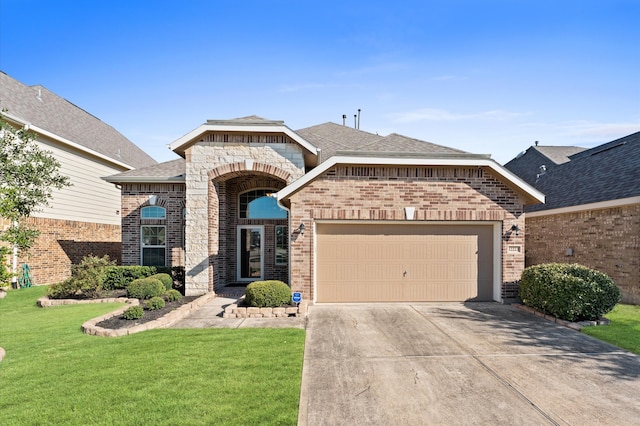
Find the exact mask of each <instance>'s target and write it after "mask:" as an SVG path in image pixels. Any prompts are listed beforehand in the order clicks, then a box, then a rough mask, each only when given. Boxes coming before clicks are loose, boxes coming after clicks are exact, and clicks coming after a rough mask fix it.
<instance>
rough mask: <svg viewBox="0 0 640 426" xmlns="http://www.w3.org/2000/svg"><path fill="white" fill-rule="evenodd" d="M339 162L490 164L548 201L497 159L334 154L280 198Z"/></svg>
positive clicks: (280, 196)
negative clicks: (496, 160) (497, 161)
mask: <svg viewBox="0 0 640 426" xmlns="http://www.w3.org/2000/svg"><path fill="white" fill-rule="evenodd" d="M338 164H354V165H356V164H362V165H373V166H378V165H394V166H462V167H487V168H489V169H491V170H492V171H493V172H495V173H496V174H497V175H499V176H501V177H502V178H504V179H505V180H506V181H508V182H509V183H511V184H512V185H514V186H516V187H517V188H518V189H520V190H521V191H523V192H525V193H526V194H527V195H529V196H530V197H531V198H533V199H534V200H535V201H537V202H539V203H544V200H545V197H544V194H543V193H542V192H540V191H538V190H537V189H535V188H534V187H532V186H531V185H529V184H528V183H526V182H525V181H523V180H522V179H520V178H519V177H517V176H516V175H514V174H513V173H511V172H510V171H509V170H507V169H506V168H504V167H502V166H501V165H499V164H498V163H496V162H495V161H493V160H490V159H486V158H418V157H416V158H404V157H351V156H333V157H331V158H329V159H328V160H327V161H325V162H323V163H322V164H320V165H319V166H318V167H316V168H315V169H313V170H311V171H310V172H309V173H307V174H305V175H304V176H302V177H301V178H300V179H298V180H296V181H295V182H293V183H292V184H291V185H289V186H287V187H285V188H283V189H281V190H280V191H278V194H277V195H278V200H283V199H286V198H287V197H289V196H291V195H292V194H293V193H295V192H297V191H299V190H300V189H302V187H304V186H305V185H307V184H308V183H309V182H311V181H312V180H314V179H316V178H317V177H319V176H320V175H322V174H323V173H325V172H326V171H327V170H329V169H330V168H332V167H334V166H336V165H338Z"/></svg>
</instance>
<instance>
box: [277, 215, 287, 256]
mask: <svg viewBox="0 0 640 426" xmlns="http://www.w3.org/2000/svg"><path fill="white" fill-rule="evenodd" d="M288 262H289V227H288V226H287V225H276V265H286V264H287V263H288Z"/></svg>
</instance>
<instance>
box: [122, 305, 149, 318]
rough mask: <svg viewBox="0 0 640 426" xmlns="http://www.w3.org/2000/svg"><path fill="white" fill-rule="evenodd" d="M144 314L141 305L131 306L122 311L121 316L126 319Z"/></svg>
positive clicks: (140, 316)
mask: <svg viewBox="0 0 640 426" xmlns="http://www.w3.org/2000/svg"><path fill="white" fill-rule="evenodd" d="M143 315H144V309H142V306H132V307H130V308H129V309H127V310H126V311H124V312H123V313H122V318H124V319H126V320H135V319H140V318H142V316H143Z"/></svg>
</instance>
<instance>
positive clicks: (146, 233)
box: [141, 226, 166, 266]
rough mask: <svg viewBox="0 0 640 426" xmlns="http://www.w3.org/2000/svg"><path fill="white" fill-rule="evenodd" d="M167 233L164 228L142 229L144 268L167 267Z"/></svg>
mask: <svg viewBox="0 0 640 426" xmlns="http://www.w3.org/2000/svg"><path fill="white" fill-rule="evenodd" d="M165 233H166V228H165V227H164V226H143V227H142V230H141V234H142V250H141V251H142V266H166V260H165V258H166V256H165V250H166V238H165Z"/></svg>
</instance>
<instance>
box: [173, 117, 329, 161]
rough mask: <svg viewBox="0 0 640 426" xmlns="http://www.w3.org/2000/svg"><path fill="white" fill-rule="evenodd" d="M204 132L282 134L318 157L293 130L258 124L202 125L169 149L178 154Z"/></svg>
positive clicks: (313, 148)
mask: <svg viewBox="0 0 640 426" xmlns="http://www.w3.org/2000/svg"><path fill="white" fill-rule="evenodd" d="M206 132H256V133H284V134H285V135H287V136H289V137H290V138H291V139H293V140H294V141H296V142H297V143H298V144H299V145H301V146H302V147H303V148H304V149H306V150H307V151H309V152H310V153H312V154H314V155H318V148H316V147H315V146H313V145H312V144H310V143H309V142H307V141H306V140H304V139H303V138H302V137H301V136H300V135H298V134H297V133H295V132H294V131H293V130H291V129H290V128H288V127H287V126H274V125H260V124H257V125H256V124H253V125H252V124H244V125H243V124H240V125H238V124H236V125H225V124H203V125H202V126H200V127H198V128H197V129H194V130H192V131H191V132H189V133H187V134H186V135H184V136H182V137H181V138H179V139H177V140H176V141H175V142H172V143H171V144H169V149H170V150H172V151H174V152H178V151H179V150H180V148H182V147H183V146H185V145H187V144H189V143H191V142H192V141H193V140H194V139H195V138H197V137H198V136H200V135H202V134H204V133H206Z"/></svg>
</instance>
